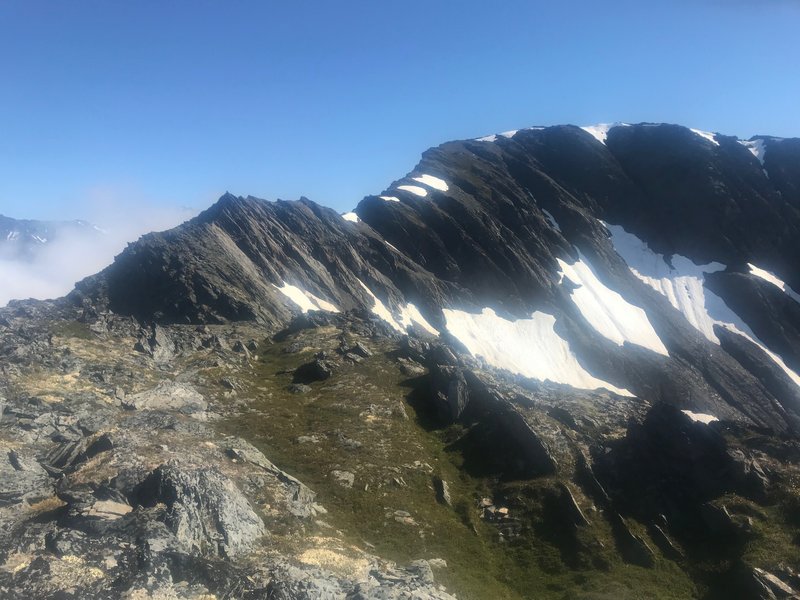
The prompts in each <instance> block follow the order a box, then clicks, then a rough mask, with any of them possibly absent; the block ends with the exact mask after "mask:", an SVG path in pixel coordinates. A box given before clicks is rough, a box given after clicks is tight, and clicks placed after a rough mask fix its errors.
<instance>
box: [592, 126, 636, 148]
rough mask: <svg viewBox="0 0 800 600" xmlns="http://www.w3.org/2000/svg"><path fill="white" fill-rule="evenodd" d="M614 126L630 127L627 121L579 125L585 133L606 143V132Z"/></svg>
mask: <svg viewBox="0 0 800 600" xmlns="http://www.w3.org/2000/svg"><path fill="white" fill-rule="evenodd" d="M614 127H630V126H629V125H628V124H627V123H598V124H597V125H586V126H585V127H581V129H583V130H584V131H585V132H586V133H588V134H589V135H591V136H592V137H594V139H596V140H597V141H598V142H600V143H601V144H603V145H604V146H605V145H606V140H607V139H608V132H609V131H611V130H612V129H614Z"/></svg>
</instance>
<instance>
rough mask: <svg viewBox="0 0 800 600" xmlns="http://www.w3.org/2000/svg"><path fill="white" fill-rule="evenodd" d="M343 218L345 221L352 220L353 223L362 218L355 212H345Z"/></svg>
mask: <svg viewBox="0 0 800 600" xmlns="http://www.w3.org/2000/svg"><path fill="white" fill-rule="evenodd" d="M342 218H343V219H344V220H345V221H350V222H351V223H358V222H359V221H360V220H361V219H359V218H358V215H357V214H356V213H354V212H348V213H344V214H343V215H342Z"/></svg>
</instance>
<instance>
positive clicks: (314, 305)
mask: <svg viewBox="0 0 800 600" xmlns="http://www.w3.org/2000/svg"><path fill="white" fill-rule="evenodd" d="M273 285H274V284H273ZM275 289H277V290H278V291H279V292H280V293H281V294H283V295H284V296H286V297H287V298H289V300H291V301H292V302H294V303H295V304H296V305H297V306H298V307H300V310H301V311H302V312H304V313H307V312H308V311H310V310H324V311H327V312H334V313H338V312H339V309H338V308H336V307H335V306H334V305H333V304H331V303H330V302H328V301H326V300H323V299H322V298H317V297H316V296H315V295H314V294H312V293H311V292H307V291H305V290H301V289H300V288H299V287H296V286H294V285H289V284H288V283H286V282H285V281H284V282H283V286H282V287H278V286H277V285H276V286H275Z"/></svg>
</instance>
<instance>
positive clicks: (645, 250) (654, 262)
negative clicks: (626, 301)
mask: <svg viewBox="0 0 800 600" xmlns="http://www.w3.org/2000/svg"><path fill="white" fill-rule="evenodd" d="M604 225H605V226H606V228H607V229H608V231H609V232H610V233H611V240H612V243H613V244H614V249H615V250H616V251H617V254H619V255H620V256H621V257H622V258H623V259H625V262H627V263H628V267H629V268H630V270H631V272H633V274H634V275H636V277H638V278H639V279H641V280H642V281H643V282H644V283H646V284H647V285H649V286H650V287H652V288H653V289H654V290H656V291H657V292H660V293H661V294H662V295H664V296H666V298H667V299H668V300H669V302H670V304H672V306H674V307H675V308H677V309H678V310H679V311H680V312H681V313H683V315H684V316H685V317H686V320H687V321H689V323H691V324H692V325H693V326H694V327H695V328H696V329H697V330H698V331H700V332H701V333H702V334H703V335H704V336H705V337H706V338H707V339H708V340H709V341H711V342H714V343H715V344H717V345H719V343H720V341H719V338H718V337H717V336H716V334H715V333H714V325H718V326H720V327H724V328H725V329H727V330H728V331H732V332H734V333H737V334H739V335H742V336H744V337H745V338H747V339H748V340H750V341H751V342H753V343H754V344H756V345H757V346H758V347H759V348H761V349H762V350H763V351H764V352H765V353H766V354H767V356H769V357H770V358H771V359H772V360H773V361H774V362H775V364H777V365H778V366H779V367H780V368H781V369H782V370H783V371H784V373H786V375H788V376H789V378H790V379H791V380H792V381H794V382H795V383H796V384H797V385H798V386H800V375H798V374H797V373H795V372H794V371H792V370H791V369H790V368H789V367H787V366H786V363H784V362H783V359H782V358H781V357H780V356H778V355H777V354H775V353H774V352H772V351H771V350H769V349H768V348H767V347H766V345H765V344H764V343H763V342H762V341H761V340H759V339H758V338H757V337H756V335H755V334H754V333H753V331H752V330H751V329H750V327H749V326H748V325H747V323H745V322H744V321H743V320H742V318H741V317H739V315H737V314H736V313H735V312H733V310H731V309H730V307H728V305H727V304H725V301H724V300H723V299H722V298H720V297H719V296H717V295H716V294H715V293H714V292H712V291H711V290H708V289H706V288H705V287H704V286H703V281H704V279H705V273H713V272H716V271H722V270H724V269H725V265H723V264H720V263H717V262H712V263H709V264H707V265H696V264H694V263H693V262H692V261H691V260H689V259H688V258H686V257H684V256H680V255H678V254H675V255H673V256H672V261H671V262H672V265H669V264H668V263H667V261H666V259H665V258H664V257H663V256H662V255H660V254H656V253H655V252H653V251H652V250H651V249H650V248H649V247H648V246H647V244H646V243H644V241H642V240H641V239H639V238H638V237H636V236H635V235H633V234H632V233H628V232H627V231H625V229H624V228H622V227H620V226H619V225H608V224H604Z"/></svg>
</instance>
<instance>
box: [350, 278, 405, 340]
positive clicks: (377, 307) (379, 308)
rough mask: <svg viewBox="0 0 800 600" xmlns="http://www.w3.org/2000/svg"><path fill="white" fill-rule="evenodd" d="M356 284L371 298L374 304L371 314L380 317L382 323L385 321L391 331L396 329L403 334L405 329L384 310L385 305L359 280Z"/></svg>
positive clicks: (386, 309) (387, 310)
mask: <svg viewBox="0 0 800 600" xmlns="http://www.w3.org/2000/svg"><path fill="white" fill-rule="evenodd" d="M358 283H360V284H361V287H363V288H364V291H365V292H367V294H369V296H370V298H372V300H373V301H374V302H375V304H373V305H372V312H373V313H374V314H375V315H377V316H378V317H380V318H381V319H382V320H383V321H386V322H387V323H388V324H389V325H390V326H391V327H392V329H396V330H397V331H399V332H400V333H405V329H403V327H402V326H401V325H400V324H399V323H398V322H397V321H395V320H394V317H393V316H392V313H390V312H389V309H388V308H386V305H385V304H384V303H383V302H381V301H380V299H379V298H378V297H377V296H376V295H375V294H373V293H372V290H370V289H369V288H368V287H367V286H366V285H365V284H364V282H363V281H361V280H360V279H359V280H358Z"/></svg>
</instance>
